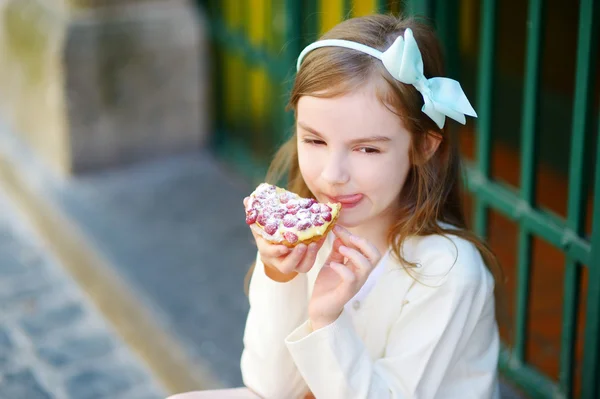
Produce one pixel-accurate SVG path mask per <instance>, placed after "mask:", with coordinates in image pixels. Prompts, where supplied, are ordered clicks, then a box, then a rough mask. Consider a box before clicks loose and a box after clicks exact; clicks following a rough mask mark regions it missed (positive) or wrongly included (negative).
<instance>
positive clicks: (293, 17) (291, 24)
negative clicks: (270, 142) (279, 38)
mask: <svg viewBox="0 0 600 399" xmlns="http://www.w3.org/2000/svg"><path fill="white" fill-rule="evenodd" d="M301 3H302V2H300V1H298V0H285V16H286V18H285V43H286V47H285V60H286V61H285V62H286V68H285V69H286V70H287V74H286V75H288V76H290V78H289V79H287V84H286V86H287V87H286V97H287V96H289V94H290V92H291V89H292V85H293V82H294V81H293V79H292V77H293V76H295V69H294V68H295V66H296V59H297V57H298V54H300V51H301V50H302V47H301V46H302V24H301V23H300V19H299V18H298V16H299V15H302V4H301ZM281 112H282V118H281V122H282V126H281V141H283V140H284V139H285V137H286V136H287V133H288V132H289V130H290V129H291V128H292V127H293V126H294V114H293V112H285V109H284V107H281Z"/></svg>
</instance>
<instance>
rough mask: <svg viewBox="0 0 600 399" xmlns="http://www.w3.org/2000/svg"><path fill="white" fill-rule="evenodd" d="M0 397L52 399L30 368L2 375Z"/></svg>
mask: <svg viewBox="0 0 600 399" xmlns="http://www.w3.org/2000/svg"><path fill="white" fill-rule="evenodd" d="M0 398H15V399H16V398H27V399H52V396H50V394H49V393H48V392H47V391H46V390H45V389H44V388H43V387H42V385H41V384H40V382H39V381H38V379H37V378H36V377H35V375H34V374H33V373H32V372H31V371H30V370H21V371H18V372H14V373H6V374H4V375H3V376H2V378H1V379H0Z"/></svg>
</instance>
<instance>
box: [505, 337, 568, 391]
mask: <svg viewBox="0 0 600 399" xmlns="http://www.w3.org/2000/svg"><path fill="white" fill-rule="evenodd" d="M498 363H499V366H500V371H502V374H504V375H505V376H506V377H508V378H509V379H510V380H511V381H512V382H514V383H515V384H517V385H518V386H519V387H521V388H522V389H523V391H525V393H526V394H527V395H528V396H527V397H528V398H531V399H538V398H539V399H548V398H553V399H566V398H567V397H566V396H564V395H562V394H561V393H560V392H558V389H557V386H556V384H555V383H554V382H553V381H552V380H551V379H550V378H548V377H547V376H545V375H543V374H541V373H540V372H539V371H537V370H536V369H534V368H532V367H528V366H525V365H524V364H523V363H520V362H518V361H515V359H514V358H512V357H511V353H510V352H509V351H508V349H507V348H505V347H503V348H502V350H501V351H500V358H499V361H498Z"/></svg>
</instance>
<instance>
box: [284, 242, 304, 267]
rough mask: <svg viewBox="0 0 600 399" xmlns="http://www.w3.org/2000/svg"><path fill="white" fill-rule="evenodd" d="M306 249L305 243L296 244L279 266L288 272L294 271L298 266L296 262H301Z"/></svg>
mask: <svg viewBox="0 0 600 399" xmlns="http://www.w3.org/2000/svg"><path fill="white" fill-rule="evenodd" d="M306 249H307V247H306V244H299V245H296V246H295V247H294V249H293V250H292V251H291V252H290V253H289V254H288V255H287V256H286V258H285V260H284V261H283V262H282V264H281V268H282V269H285V270H286V271H288V272H291V271H294V269H295V268H296V266H298V264H299V263H300V262H302V259H303V258H304V255H305V254H306ZM282 271H283V270H282Z"/></svg>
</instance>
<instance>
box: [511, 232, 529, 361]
mask: <svg viewBox="0 0 600 399" xmlns="http://www.w3.org/2000/svg"><path fill="white" fill-rule="evenodd" d="M531 244H532V237H531V234H530V233H529V231H528V230H527V229H526V228H525V227H524V226H522V225H521V226H520V227H519V249H518V258H517V259H518V265H517V270H518V273H517V308H516V311H515V319H516V322H515V347H514V355H515V357H516V358H517V359H518V360H519V361H520V362H524V361H525V349H526V344H527V335H528V332H527V318H528V315H529V311H528V307H529V306H528V305H529V297H530V291H531V272H530V267H529V265H530V262H531Z"/></svg>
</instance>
